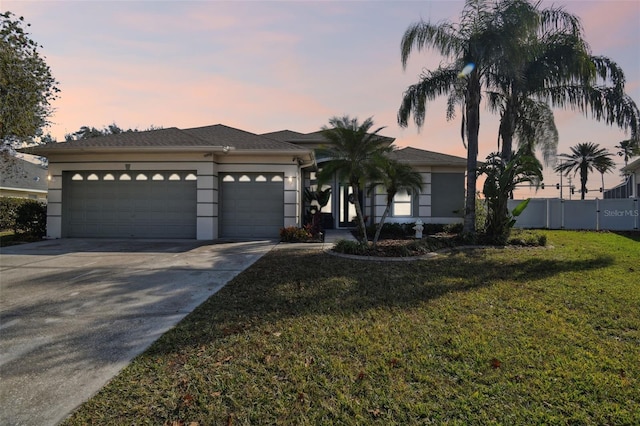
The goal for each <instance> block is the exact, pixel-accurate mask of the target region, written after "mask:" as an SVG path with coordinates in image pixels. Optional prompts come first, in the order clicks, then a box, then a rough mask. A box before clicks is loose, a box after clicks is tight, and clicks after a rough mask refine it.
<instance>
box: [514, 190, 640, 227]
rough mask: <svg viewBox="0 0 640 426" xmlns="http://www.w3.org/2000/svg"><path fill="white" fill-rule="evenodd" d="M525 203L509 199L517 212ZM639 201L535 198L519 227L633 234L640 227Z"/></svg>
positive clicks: (635, 199)
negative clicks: (516, 208) (517, 208)
mask: <svg viewBox="0 0 640 426" xmlns="http://www.w3.org/2000/svg"><path fill="white" fill-rule="evenodd" d="M521 201H522V200H509V210H513V209H514V208H515V206H517V205H518V204H519V203H520V202H521ZM639 210H640V208H639V205H638V199H637V198H626V199H605V200H560V199H557V198H555V199H547V198H532V199H531V201H530V202H529V205H528V206H527V208H526V209H525V210H524V212H522V214H521V215H520V216H518V217H517V218H516V224H515V227H516V228H547V229H594V230H611V231H632V230H638V229H639V228H640V214H639Z"/></svg>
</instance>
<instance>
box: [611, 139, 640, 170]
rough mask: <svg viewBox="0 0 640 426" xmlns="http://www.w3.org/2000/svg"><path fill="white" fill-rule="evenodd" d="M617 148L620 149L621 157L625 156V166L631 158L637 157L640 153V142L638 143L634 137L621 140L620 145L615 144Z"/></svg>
mask: <svg viewBox="0 0 640 426" xmlns="http://www.w3.org/2000/svg"><path fill="white" fill-rule="evenodd" d="M615 148H617V149H618V155H619V156H620V157H624V166H625V167H627V165H628V163H629V159H630V158H632V157H635V156H636V155H640V144H638V143H637V142H636V141H634V140H633V139H627V140H624V141H621V142H620V143H619V144H618V145H616V146H615Z"/></svg>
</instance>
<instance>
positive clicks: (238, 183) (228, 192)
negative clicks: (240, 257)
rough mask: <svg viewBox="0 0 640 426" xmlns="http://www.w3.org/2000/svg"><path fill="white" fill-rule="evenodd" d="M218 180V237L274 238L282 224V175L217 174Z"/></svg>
mask: <svg viewBox="0 0 640 426" xmlns="http://www.w3.org/2000/svg"><path fill="white" fill-rule="evenodd" d="M220 179H221V182H222V183H221V185H220V209H221V211H220V215H221V218H220V219H221V220H220V223H221V225H220V235H221V236H222V237H224V238H230V237H232V238H277V237H278V236H279V233H280V229H281V228H282V226H283V223H284V178H283V175H282V173H221V174H220Z"/></svg>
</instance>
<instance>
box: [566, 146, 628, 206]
mask: <svg viewBox="0 0 640 426" xmlns="http://www.w3.org/2000/svg"><path fill="white" fill-rule="evenodd" d="M611 156H612V155H611V154H610V153H609V152H608V151H607V150H606V149H605V148H600V145H598V144H596V143H592V142H584V143H579V144H577V145H575V146H572V147H571V154H560V155H559V156H558V157H560V158H562V159H563V160H564V161H563V162H562V163H560V164H559V165H557V166H556V168H555V171H556V172H557V173H564V175H565V176H569V175H570V174H571V172H573V175H574V176H575V175H576V174H578V173H580V199H581V200H584V196H585V194H586V192H587V178H588V176H589V172H593V170H594V169H595V170H597V171H599V172H600V173H602V174H603V175H604V173H606V172H609V171H611V170H613V168H614V167H615V163H614V162H613V160H612V159H611ZM603 179H604V178H603ZM603 190H604V184H603Z"/></svg>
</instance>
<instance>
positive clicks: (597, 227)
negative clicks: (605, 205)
mask: <svg viewBox="0 0 640 426" xmlns="http://www.w3.org/2000/svg"><path fill="white" fill-rule="evenodd" d="M599 230H600V200H599V199H597V198H596V231H599Z"/></svg>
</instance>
